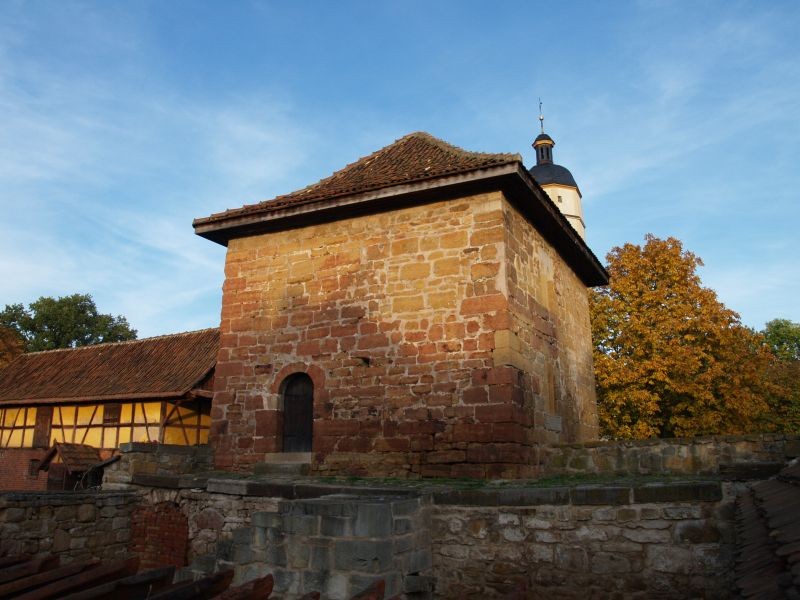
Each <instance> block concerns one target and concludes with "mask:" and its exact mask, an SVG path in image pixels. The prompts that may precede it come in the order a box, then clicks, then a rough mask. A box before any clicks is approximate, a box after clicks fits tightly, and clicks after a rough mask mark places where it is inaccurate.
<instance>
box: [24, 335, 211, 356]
mask: <svg viewBox="0 0 800 600" xmlns="http://www.w3.org/2000/svg"><path fill="white" fill-rule="evenodd" d="M208 331H219V327H206V328H205V329H195V330H192V331H179V332H177V333H163V334H161V335H154V336H151V337H146V338H138V339H135V340H122V341H119V342H100V343H99V344H87V345H85V346H76V347H74V348H51V349H49V350H36V351H35V352H25V353H23V354H20V355H19V357H22V356H33V355H38V354H51V353H55V352H75V351H76V350H88V349H90V348H99V347H102V346H120V345H122V344H139V343H141V342H149V341H152V340H162V339H165V338H172V337H178V336H181V335H191V334H195V333H205V332H208ZM19 357H17V358H19Z"/></svg>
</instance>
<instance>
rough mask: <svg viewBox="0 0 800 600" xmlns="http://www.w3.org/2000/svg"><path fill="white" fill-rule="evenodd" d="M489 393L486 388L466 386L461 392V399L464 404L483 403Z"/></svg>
mask: <svg viewBox="0 0 800 600" xmlns="http://www.w3.org/2000/svg"><path fill="white" fill-rule="evenodd" d="M488 398H489V395H488V393H487V392H486V388H482V387H472V388H467V389H466V390H464V392H463V393H462V394H461V400H462V402H463V403H464V404H484V403H486V402H487V401H488Z"/></svg>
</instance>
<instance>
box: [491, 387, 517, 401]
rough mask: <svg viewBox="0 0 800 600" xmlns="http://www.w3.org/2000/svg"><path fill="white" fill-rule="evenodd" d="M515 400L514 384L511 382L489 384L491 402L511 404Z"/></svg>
mask: <svg viewBox="0 0 800 600" xmlns="http://www.w3.org/2000/svg"><path fill="white" fill-rule="evenodd" d="M513 401H514V386H513V385H511V384H505V383H504V384H497V385H490V386H489V402H492V403H496V404H506V403H507V404H511V403H513Z"/></svg>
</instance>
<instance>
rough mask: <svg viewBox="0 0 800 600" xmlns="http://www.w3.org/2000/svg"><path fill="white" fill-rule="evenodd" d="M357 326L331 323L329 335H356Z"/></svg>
mask: <svg viewBox="0 0 800 600" xmlns="http://www.w3.org/2000/svg"><path fill="white" fill-rule="evenodd" d="M357 333H358V327H357V326H356V325H333V326H332V327H331V335H332V336H333V337H345V336H349V335H356V334H357Z"/></svg>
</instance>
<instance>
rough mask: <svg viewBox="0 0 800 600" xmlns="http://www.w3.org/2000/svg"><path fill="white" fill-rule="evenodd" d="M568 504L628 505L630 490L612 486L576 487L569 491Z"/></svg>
mask: <svg viewBox="0 0 800 600" xmlns="http://www.w3.org/2000/svg"><path fill="white" fill-rule="evenodd" d="M569 500H570V502H569V504H589V505H606V504H608V505H612V506H615V505H619V504H630V502H631V489H630V488H629V487H614V486H577V487H574V488H571V489H570V491H569Z"/></svg>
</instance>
